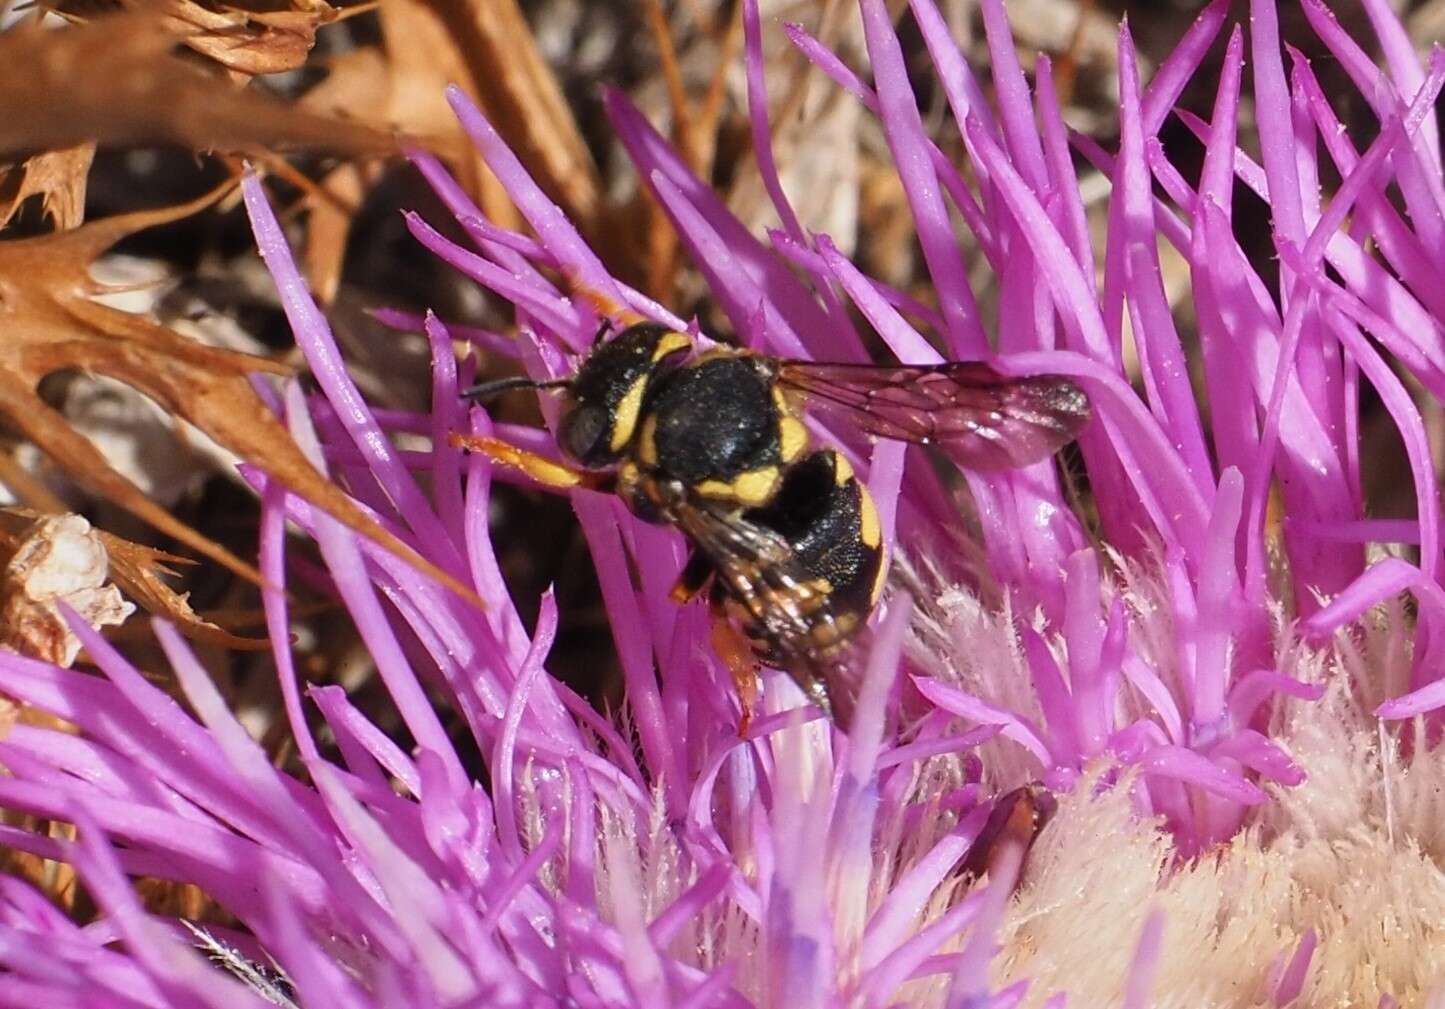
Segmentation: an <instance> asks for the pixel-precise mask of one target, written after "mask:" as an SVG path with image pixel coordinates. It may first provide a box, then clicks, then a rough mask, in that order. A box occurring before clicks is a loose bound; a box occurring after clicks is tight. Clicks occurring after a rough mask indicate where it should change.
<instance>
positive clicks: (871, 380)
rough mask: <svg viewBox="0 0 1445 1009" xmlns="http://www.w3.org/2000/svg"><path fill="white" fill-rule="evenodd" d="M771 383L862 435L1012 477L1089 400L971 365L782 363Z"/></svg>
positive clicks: (1039, 455)
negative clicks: (924, 448)
mask: <svg viewBox="0 0 1445 1009" xmlns="http://www.w3.org/2000/svg"><path fill="white" fill-rule="evenodd" d="M778 381H779V382H780V383H781V384H782V385H784V386H787V387H789V388H792V389H796V390H798V391H799V392H802V393H804V394H806V395H807V396H809V397H811V398H812V399H814V400H816V401H817V402H819V403H820V404H822V405H823V406H824V407H825V408H832V409H834V410H837V411H840V412H842V413H844V414H846V416H847V418H848V420H849V421H850V422H851V423H852V424H853V425H854V426H855V427H857V428H858V429H859V430H861V431H865V432H867V433H868V434H875V435H878V436H879V437H881V438H895V439H897V440H899V441H907V442H914V443H916V444H928V443H931V442H937V443H939V444H941V445H945V446H947V447H948V448H950V449H952V450H954V451H955V453H957V455H958V459H959V462H960V463H961V464H962V465H964V466H966V467H968V468H969V469H983V470H989V469H1012V468H1017V467H1019V466H1026V465H1028V464H1029V463H1034V462H1038V461H1040V460H1042V459H1046V458H1048V457H1049V456H1050V455H1052V454H1053V453H1054V452H1056V451H1058V450H1059V449H1060V448H1062V447H1063V446H1064V445H1067V444H1068V443H1069V442H1071V441H1073V440H1074V438H1076V437H1077V436H1078V434H1079V432H1080V431H1081V430H1082V429H1083V427H1084V424H1085V422H1087V421H1088V419H1089V399H1088V397H1087V396H1085V395H1084V391H1083V390H1082V389H1080V388H1079V387H1078V386H1077V385H1075V384H1074V383H1073V382H1071V381H1069V380H1068V379H1067V378H1063V377H1061V376H1057V375H1038V376H1030V377H1025V378H1012V377H1010V376H1007V375H1002V374H1000V373H999V372H997V371H995V370H994V369H993V368H991V367H989V366H988V365H986V364H982V363H980V362H977V361H950V362H946V363H944V364H935V365H871V364H824V363H819V362H814V361H782V362H780V363H779V365H778Z"/></svg>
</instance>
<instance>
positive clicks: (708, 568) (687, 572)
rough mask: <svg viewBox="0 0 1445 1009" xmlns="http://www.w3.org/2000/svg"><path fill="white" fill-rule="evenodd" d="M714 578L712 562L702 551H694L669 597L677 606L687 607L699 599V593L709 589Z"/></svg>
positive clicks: (678, 576)
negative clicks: (708, 584)
mask: <svg viewBox="0 0 1445 1009" xmlns="http://www.w3.org/2000/svg"><path fill="white" fill-rule="evenodd" d="M712 576H713V566H712V561H710V560H708V559H707V555H706V554H704V553H703V552H702V551H701V550H694V551H693V552H692V553H691V554H690V555H689V556H688V558H687V563H686V564H685V565H683V568H682V570H681V571H680V572H678V575H677V581H676V582H674V583H673V586H672V591H671V592H669V593H668V595H669V596H670V597H671V598H672V601H673V602H675V603H677V605H679V606H686V605H687V604H688V603H690V602H692V601H693V600H694V599H696V598H697V596H698V593H699V592H701V591H702V590H703V589H705V588H707V583H708V581H709V580H710V579H711V578H712Z"/></svg>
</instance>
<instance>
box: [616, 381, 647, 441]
mask: <svg viewBox="0 0 1445 1009" xmlns="http://www.w3.org/2000/svg"><path fill="white" fill-rule="evenodd" d="M648 377H649V376H647V375H643V376H641V377H640V378H638V380H637V381H636V382H633V383H632V386H631V388H629V389H628V390H627V392H626V394H625V395H624V396H623V397H622V399H621V401H620V402H619V403H618V404H617V409H616V410H614V411H613V412H612V442H611V446H612V451H614V452H621V451H622V449H623V447H624V446H625V445H626V444H627V443H628V442H629V441H631V440H632V434H633V432H634V431H636V430H637V418H638V416H640V415H641V413H642V395H643V393H645V392H647V379H648Z"/></svg>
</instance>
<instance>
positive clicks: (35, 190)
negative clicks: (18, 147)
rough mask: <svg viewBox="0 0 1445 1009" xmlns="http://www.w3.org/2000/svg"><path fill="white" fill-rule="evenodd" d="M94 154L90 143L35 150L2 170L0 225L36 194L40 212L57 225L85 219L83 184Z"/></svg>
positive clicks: (64, 226) (71, 224) (66, 226)
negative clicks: (27, 156) (39, 201)
mask: <svg viewBox="0 0 1445 1009" xmlns="http://www.w3.org/2000/svg"><path fill="white" fill-rule="evenodd" d="M94 157H95V145H94V144H90V143H85V144H77V145H75V146H74V147H66V148H64V149H63V150H58V151H46V152H45V153H43V154H36V155H34V156H33V157H29V158H26V159H25V160H24V161H23V162H21V163H20V164H18V165H16V166H14V167H12V168H10V169H9V170H8V171H6V172H5V178H4V181H3V182H0V228H3V227H4V226H5V225H6V224H7V223H9V221H10V218H11V217H13V216H15V212H16V211H17V210H19V209H20V205H21V204H23V203H24V202H25V201H26V200H28V199H30V197H32V196H38V197H40V200H41V210H42V212H43V213H44V214H45V216H47V217H49V218H50V219H51V220H52V221H54V222H55V226H56V227H57V228H59V229H60V230H62V231H65V230H68V229H70V228H74V227H78V226H79V224H80V222H81V221H83V220H84V219H85V186H86V181H87V180H88V179H89V178H90V162H91V160H92V159H93V158H94Z"/></svg>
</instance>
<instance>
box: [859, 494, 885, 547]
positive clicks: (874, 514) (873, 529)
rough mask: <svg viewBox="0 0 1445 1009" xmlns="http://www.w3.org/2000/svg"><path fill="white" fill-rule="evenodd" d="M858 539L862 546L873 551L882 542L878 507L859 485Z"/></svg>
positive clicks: (881, 527) (871, 496) (870, 495)
mask: <svg viewBox="0 0 1445 1009" xmlns="http://www.w3.org/2000/svg"><path fill="white" fill-rule="evenodd" d="M858 499H859V500H858V538H859V539H861V540H862V541H863V545H864V546H865V547H868V548H869V549H873V548H875V547H877V546H878V544H880V543H882V542H883V526H882V523H880V522H879V521H878V506H877V505H875V504H874V503H873V495H872V494H869V493H868V488H867V487H864V486H863V485H862V484H861V483H860V484H859V485H858Z"/></svg>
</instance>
